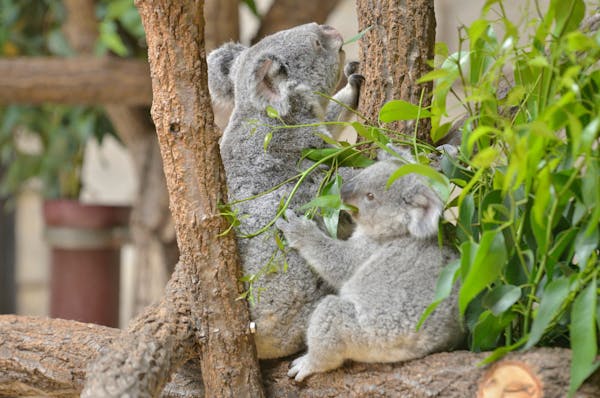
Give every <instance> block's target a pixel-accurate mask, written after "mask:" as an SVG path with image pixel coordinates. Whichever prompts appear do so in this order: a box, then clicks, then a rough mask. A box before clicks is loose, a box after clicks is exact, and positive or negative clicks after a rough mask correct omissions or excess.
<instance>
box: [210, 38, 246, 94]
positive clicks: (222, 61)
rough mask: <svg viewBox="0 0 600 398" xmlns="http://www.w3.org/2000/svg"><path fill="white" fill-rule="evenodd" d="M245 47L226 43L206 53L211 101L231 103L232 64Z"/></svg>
mask: <svg viewBox="0 0 600 398" xmlns="http://www.w3.org/2000/svg"><path fill="white" fill-rule="evenodd" d="M247 48H248V47H246V46H244V45H242V44H239V43H226V44H224V45H222V46H221V47H219V48H217V49H216V50H213V51H211V52H210V54H208V57H207V59H206V62H207V64H208V90H209V91H210V95H211V97H212V99H213V101H217V102H224V103H233V97H234V83H233V79H232V77H233V76H232V68H233V64H234V61H235V60H236V59H237V58H238V56H239V55H240V54H241V53H242V52H243V51H244V50H246V49H247Z"/></svg>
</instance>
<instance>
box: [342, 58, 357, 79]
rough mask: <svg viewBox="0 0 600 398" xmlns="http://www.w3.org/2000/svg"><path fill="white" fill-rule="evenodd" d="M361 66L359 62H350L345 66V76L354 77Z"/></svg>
mask: <svg viewBox="0 0 600 398" xmlns="http://www.w3.org/2000/svg"><path fill="white" fill-rule="evenodd" d="M359 66H360V64H359V63H358V61H352V62H348V63H347V64H346V66H344V76H346V77H350V75H354V74H355V73H357V72H358V67H359Z"/></svg>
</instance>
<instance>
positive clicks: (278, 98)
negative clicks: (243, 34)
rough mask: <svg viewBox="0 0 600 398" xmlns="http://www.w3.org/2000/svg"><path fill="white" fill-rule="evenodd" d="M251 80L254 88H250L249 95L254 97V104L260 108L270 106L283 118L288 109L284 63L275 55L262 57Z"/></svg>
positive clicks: (286, 75)
mask: <svg viewBox="0 0 600 398" xmlns="http://www.w3.org/2000/svg"><path fill="white" fill-rule="evenodd" d="M252 78H253V81H252V82H251V84H252V85H253V86H254V87H251V89H250V93H251V95H253V96H254V102H255V103H256V104H257V105H258V106H259V107H260V108H266V107H267V105H270V106H272V107H273V108H275V109H276V110H277V112H278V113H279V115H281V116H285V115H286V114H287V113H288V111H289V108H290V103H289V93H288V87H287V84H286V83H287V79H288V69H287V66H286V65H285V63H284V62H283V61H281V60H280V59H279V58H278V57H277V56H276V55H273V54H267V55H264V56H262V57H260V58H259V59H258V60H257V61H256V63H255V65H254V69H253V72H252Z"/></svg>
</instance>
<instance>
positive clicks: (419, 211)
mask: <svg viewBox="0 0 600 398" xmlns="http://www.w3.org/2000/svg"><path fill="white" fill-rule="evenodd" d="M408 202H409V205H410V206H411V208H410V210H409V214H410V223H409V224H408V232H410V234H411V235H413V236H414V237H417V238H427V237H429V236H432V235H435V234H436V233H437V230H438V222H439V220H440V216H441V214H442V210H443V209H444V204H443V203H442V201H441V199H440V198H439V196H438V195H437V193H435V191H434V190H433V189H431V188H429V187H428V186H425V185H422V186H421V187H419V189H418V190H417V191H416V192H415V193H414V194H413V195H412V197H410V198H409V199H408Z"/></svg>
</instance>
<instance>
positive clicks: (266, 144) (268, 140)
mask: <svg viewBox="0 0 600 398" xmlns="http://www.w3.org/2000/svg"><path fill="white" fill-rule="evenodd" d="M271 139H273V132H272V131H269V132H268V133H267V134H265V139H264V141H263V150H264V151H265V152H266V150H267V148H268V147H269V144H270V143H271Z"/></svg>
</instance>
